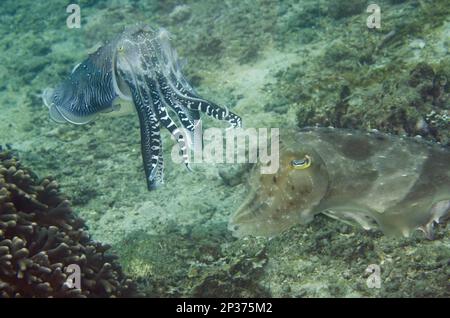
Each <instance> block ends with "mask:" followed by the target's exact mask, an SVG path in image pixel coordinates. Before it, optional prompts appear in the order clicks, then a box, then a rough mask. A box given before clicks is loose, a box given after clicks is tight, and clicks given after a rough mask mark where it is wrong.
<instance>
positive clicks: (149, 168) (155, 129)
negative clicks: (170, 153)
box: [125, 78, 164, 190]
mask: <svg viewBox="0 0 450 318" xmlns="http://www.w3.org/2000/svg"><path fill="white" fill-rule="evenodd" d="M125 81H126V82H127V84H128V85H129V87H130V91H131V94H132V98H133V102H134V105H135V107H136V110H137V113H138V117H139V123H140V130H141V152H142V159H143V163H144V171H145V175H146V178H147V187H148V189H149V190H152V189H154V188H156V187H157V186H158V185H160V184H162V183H163V177H164V174H163V171H164V164H163V160H162V142H161V135H160V122H159V120H158V118H157V116H156V114H155V112H154V109H153V106H154V105H155V101H154V100H152V99H151V96H150V95H149V92H148V91H147V89H145V86H143V85H137V83H136V79H135V80H134V81H130V80H129V79H127V78H125Z"/></svg>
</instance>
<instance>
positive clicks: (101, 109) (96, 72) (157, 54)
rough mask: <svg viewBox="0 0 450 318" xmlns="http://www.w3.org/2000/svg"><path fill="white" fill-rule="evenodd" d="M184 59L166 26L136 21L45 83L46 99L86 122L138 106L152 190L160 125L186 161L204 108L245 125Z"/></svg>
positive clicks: (159, 164) (58, 115) (68, 117)
mask: <svg viewBox="0 0 450 318" xmlns="http://www.w3.org/2000/svg"><path fill="white" fill-rule="evenodd" d="M180 64H181V63H180V61H179V59H178V56H177V54H176V51H175V49H174V48H172V46H171V45H170V41H169V34H168V32H167V31H166V30H164V29H159V30H154V29H152V28H150V27H148V26H146V25H141V26H136V27H132V28H129V29H127V30H125V31H124V32H123V33H121V34H120V35H119V36H117V37H116V38H115V39H113V40H112V41H111V42H109V43H108V44H106V45H104V46H102V47H100V48H99V49H98V50H97V51H96V52H94V53H93V54H90V55H89V57H88V58H87V59H86V60H85V61H83V62H82V63H80V64H78V65H77V66H75V68H74V69H73V70H72V73H71V74H70V76H69V77H68V78H67V79H66V80H65V81H63V82H62V83H61V84H59V85H58V86H57V87H56V88H55V89H46V90H45V91H44V93H43V100H44V103H45V105H46V106H47V107H48V108H49V111H50V117H51V118H52V119H53V120H54V121H56V122H59V123H65V122H70V123H73V124H85V123H88V122H90V121H92V120H93V119H95V118H96V117H97V115H98V114H100V113H109V112H111V113H127V112H128V111H127V109H130V108H131V109H132V108H135V109H136V111H137V113H138V116H139V123H140V130H141V152H142V159H143V163H144V170H145V174H146V178H147V186H148V188H149V190H151V189H154V188H156V187H157V186H158V185H159V184H162V183H163V180H164V178H163V153H162V142H161V136H160V127H161V126H163V127H165V128H166V129H167V130H168V131H169V132H170V133H171V134H172V136H173V137H174V138H175V140H176V141H177V142H178V145H179V146H180V153H181V155H182V157H183V161H184V163H185V164H186V166H188V152H189V151H188V149H189V147H191V146H192V143H193V140H192V135H193V133H194V130H195V129H196V128H197V127H198V125H200V121H199V119H200V112H204V113H206V114H207V115H209V116H211V117H213V118H216V119H219V120H225V121H227V122H228V123H229V124H230V125H231V126H232V127H240V126H241V118H240V117H239V116H237V115H236V114H234V113H232V112H231V111H228V109H227V108H223V107H220V106H219V105H217V104H215V103H213V102H211V101H208V100H206V99H204V98H201V97H200V96H199V95H198V94H197V93H196V91H195V90H194V89H193V88H192V87H191V85H189V83H188V82H187V81H186V79H185V77H184V75H183V74H182V72H181V65H180ZM124 106H125V107H124ZM124 109H125V111H124ZM172 117H173V118H174V119H175V120H174V119H173V118H172ZM177 122H178V124H177Z"/></svg>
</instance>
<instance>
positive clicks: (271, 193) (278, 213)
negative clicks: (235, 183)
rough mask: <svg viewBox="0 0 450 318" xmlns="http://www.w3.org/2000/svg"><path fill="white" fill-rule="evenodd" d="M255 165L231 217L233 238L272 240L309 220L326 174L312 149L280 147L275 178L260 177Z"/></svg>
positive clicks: (318, 200)
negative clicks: (242, 198)
mask: <svg viewBox="0 0 450 318" xmlns="http://www.w3.org/2000/svg"><path fill="white" fill-rule="evenodd" d="M259 168H260V167H259V164H258V165H256V166H255V167H254V169H253V170H252V172H251V177H250V178H249V186H250V188H251V189H250V193H249V195H248V197H247V199H246V200H245V201H244V203H243V204H242V205H241V206H240V208H239V209H238V210H237V211H236V212H235V214H234V215H233V217H232V219H231V221H230V224H229V229H230V230H231V231H232V232H233V235H234V236H237V237H242V236H246V235H255V236H273V235H275V234H278V233H280V232H282V231H283V230H286V229H288V228H290V227H292V226H293V225H295V224H298V223H307V222H309V221H310V220H311V219H312V218H313V213H312V209H313V207H314V206H316V205H317V204H318V203H319V202H320V200H321V199H322V197H323V196H324V195H325V193H326V189H327V186H328V173H327V170H326V167H325V164H324V162H323V160H322V158H321V157H320V156H319V155H318V154H317V153H316V152H315V151H314V150H313V149H306V148H304V149H299V150H297V149H292V148H288V147H286V146H285V145H282V147H281V149H280V167H279V169H278V171H277V172H276V173H275V174H261V173H260V169H259Z"/></svg>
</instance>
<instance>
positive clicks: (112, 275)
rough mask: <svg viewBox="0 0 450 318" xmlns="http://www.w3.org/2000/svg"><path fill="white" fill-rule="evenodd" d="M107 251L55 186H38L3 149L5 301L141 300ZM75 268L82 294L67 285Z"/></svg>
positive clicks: (0, 243) (1, 283)
mask: <svg viewBox="0 0 450 318" xmlns="http://www.w3.org/2000/svg"><path fill="white" fill-rule="evenodd" d="M108 249H109V246H108V245H104V244H101V243H98V242H94V241H93V240H91V238H90V236H89V233H88V232H87V230H86V227H85V224H84V222H83V220H82V219H80V218H79V217H77V216H76V215H75V214H74V213H73V211H72V209H71V207H70V203H69V201H68V200H67V199H65V197H64V196H63V195H62V194H61V193H59V191H58V184H57V183H56V181H54V180H52V179H51V178H45V179H43V180H40V181H39V180H38V178H37V177H36V176H35V175H34V174H33V173H32V171H30V170H28V169H27V168H24V167H23V166H22V164H21V163H20V161H19V160H18V159H17V158H16V157H14V156H13V155H12V153H11V152H10V151H2V150H1V149H0V298H4V297H132V296H136V295H137V293H136V287H135V285H134V283H133V282H132V281H131V280H129V279H127V278H126V277H125V276H124V274H123V273H122V270H121V267H120V265H119V264H118V262H117V261H116V258H117V257H116V256H115V255H112V254H109V253H106V252H107V250H108ZM70 264H77V265H78V266H79V267H80V270H81V289H76V288H70V287H69V285H68V284H67V280H68V275H70V273H69V274H67V273H66V270H67V266H68V265H70Z"/></svg>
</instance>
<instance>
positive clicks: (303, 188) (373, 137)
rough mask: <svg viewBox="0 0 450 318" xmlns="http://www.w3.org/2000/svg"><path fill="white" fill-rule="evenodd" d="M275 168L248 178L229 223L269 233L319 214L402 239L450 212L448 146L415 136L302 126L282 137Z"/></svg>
mask: <svg viewBox="0 0 450 318" xmlns="http://www.w3.org/2000/svg"><path fill="white" fill-rule="evenodd" d="M279 159H280V167H279V169H278V171H277V173H275V174H261V173H260V169H258V165H259V164H258V165H257V166H255V168H254V169H253V170H252V172H251V176H250V178H249V185H250V193H249V195H248V197H247V199H246V201H245V202H244V203H243V204H242V206H241V207H240V208H239V209H238V210H237V211H236V213H235V214H234V215H233V217H232V219H231V221H230V225H229V228H230V230H231V231H232V232H233V234H234V235H235V236H237V237H242V236H246V235H255V236H273V235H276V234H278V233H280V232H282V231H283V230H286V229H288V228H290V227H292V226H293V225H296V224H299V223H302V224H305V223H308V222H310V221H311V220H312V219H313V217H314V216H315V215H317V214H319V213H323V214H325V215H328V216H330V217H333V218H335V219H338V220H342V221H344V222H346V223H350V224H359V225H361V226H362V227H363V228H364V229H372V228H379V229H381V230H382V231H383V232H384V233H386V234H402V235H404V236H408V235H409V234H410V233H411V232H412V231H414V230H416V229H420V230H422V231H423V232H424V233H425V234H426V236H427V237H428V238H430V239H431V238H433V227H434V225H435V224H436V223H439V222H443V221H445V220H447V219H448V217H449V215H450V151H449V150H448V149H446V148H443V147H441V146H439V145H436V144H431V143H427V142H425V141H423V140H421V139H419V138H407V137H397V136H390V135H386V134H382V133H380V132H376V131H374V132H368V133H365V132H356V131H350V130H344V129H333V128H306V129H303V130H301V131H296V132H295V133H291V134H286V135H284V136H283V135H282V138H281V146H280V158H279Z"/></svg>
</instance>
